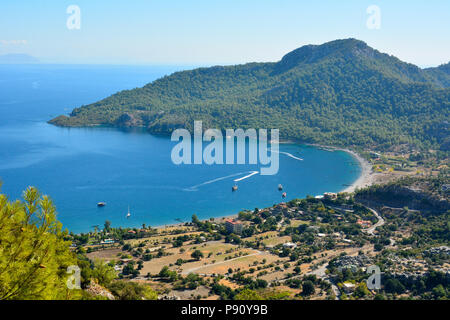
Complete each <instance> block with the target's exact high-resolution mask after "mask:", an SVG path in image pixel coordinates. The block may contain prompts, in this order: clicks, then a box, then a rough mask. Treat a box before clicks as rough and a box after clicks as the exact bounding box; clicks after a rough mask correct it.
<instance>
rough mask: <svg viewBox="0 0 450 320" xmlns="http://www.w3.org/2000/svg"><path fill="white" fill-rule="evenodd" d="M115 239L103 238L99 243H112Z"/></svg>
mask: <svg viewBox="0 0 450 320" xmlns="http://www.w3.org/2000/svg"><path fill="white" fill-rule="evenodd" d="M114 242H115V241H114V240H113V239H105V240H103V241H102V242H100V244H112V243H114Z"/></svg>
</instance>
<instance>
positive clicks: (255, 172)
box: [234, 171, 259, 182]
mask: <svg viewBox="0 0 450 320" xmlns="http://www.w3.org/2000/svg"><path fill="white" fill-rule="evenodd" d="M258 173H259V171H250V174H248V175H246V176H245V177H242V178H239V179H235V180H234V182H239V181H242V180H245V179H247V178H250V177H251V176H254V175H255V174H258Z"/></svg>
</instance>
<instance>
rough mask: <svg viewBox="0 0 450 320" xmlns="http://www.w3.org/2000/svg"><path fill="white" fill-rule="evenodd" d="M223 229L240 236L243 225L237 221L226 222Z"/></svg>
mask: <svg viewBox="0 0 450 320" xmlns="http://www.w3.org/2000/svg"><path fill="white" fill-rule="evenodd" d="M225 229H226V230H227V231H228V232H230V233H235V234H242V229H243V225H242V223H241V222H239V221H235V220H226V221H225Z"/></svg>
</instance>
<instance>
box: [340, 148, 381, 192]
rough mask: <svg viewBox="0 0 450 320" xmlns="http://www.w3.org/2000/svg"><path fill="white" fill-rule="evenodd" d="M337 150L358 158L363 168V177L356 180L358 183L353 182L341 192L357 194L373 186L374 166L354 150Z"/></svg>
mask: <svg viewBox="0 0 450 320" xmlns="http://www.w3.org/2000/svg"><path fill="white" fill-rule="evenodd" d="M337 150H342V151H345V152H347V153H350V154H351V155H352V156H353V157H355V158H356V160H358V162H359V165H360V166H361V175H360V176H359V178H358V179H356V181H355V182H353V183H352V185H351V186H349V187H347V188H345V189H343V190H341V191H340V192H349V193H351V192H355V190H356V189H361V188H365V187H368V186H370V185H372V184H373V182H374V181H373V174H372V166H371V164H370V163H369V162H368V161H367V160H366V159H364V158H363V157H361V156H360V155H359V154H358V153H356V152H355V151H352V150H348V149H337Z"/></svg>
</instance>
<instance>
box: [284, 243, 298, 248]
mask: <svg viewBox="0 0 450 320" xmlns="http://www.w3.org/2000/svg"><path fill="white" fill-rule="evenodd" d="M283 247H284V248H288V249H295V248H297V245H296V244H295V243H292V242H286V243H284V244H283Z"/></svg>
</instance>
